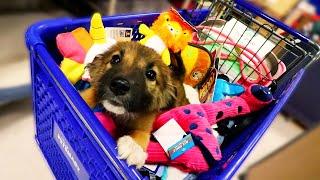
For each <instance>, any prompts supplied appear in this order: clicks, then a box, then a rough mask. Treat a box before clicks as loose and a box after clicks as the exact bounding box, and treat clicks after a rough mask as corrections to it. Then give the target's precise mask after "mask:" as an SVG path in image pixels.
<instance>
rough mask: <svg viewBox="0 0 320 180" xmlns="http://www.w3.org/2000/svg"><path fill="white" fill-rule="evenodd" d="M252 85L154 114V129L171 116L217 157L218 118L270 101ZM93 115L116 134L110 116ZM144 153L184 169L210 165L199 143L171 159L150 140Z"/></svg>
mask: <svg viewBox="0 0 320 180" xmlns="http://www.w3.org/2000/svg"><path fill="white" fill-rule="evenodd" d="M251 87H252V86H250V87H249V88H247V89H246V91H245V92H244V93H243V94H242V95H241V96H239V97H234V98H231V99H226V100H222V101H219V102H216V103H205V104H190V105H186V106H182V107H177V108H174V109H172V110H170V111H167V112H165V113H163V114H161V115H159V116H158V117H157V119H156V120H155V122H154V124H153V131H156V130H157V129H159V128H160V127H161V126H162V125H164V124H165V123H166V122H168V121H169V120H170V119H172V118H173V119H175V120H176V121H177V122H178V124H179V125H180V126H181V127H182V129H183V130H184V131H185V132H191V133H192V134H193V135H194V136H195V138H197V139H198V140H200V141H201V142H202V143H203V144H204V146H205V147H206V149H208V151H209V152H210V154H211V155H212V157H213V158H214V159H215V160H220V159H221V157H222V155H221V151H220V147H219V144H218V142H217V139H216V137H215V136H214V135H213V134H212V130H211V126H212V125H214V124H216V123H217V122H219V121H220V120H224V119H227V118H232V117H237V116H241V115H245V114H249V113H251V112H254V111H257V110H260V109H261V108H263V107H264V106H266V105H267V104H269V103H270V102H271V101H272V100H270V101H268V102H263V101H260V100H259V99H257V98H256V97H255V96H254V95H253V94H252V93H251ZM96 115H97V117H98V119H99V120H100V122H101V123H102V124H103V126H104V127H105V128H106V129H107V130H108V131H109V132H110V133H111V134H112V135H113V137H115V136H114V135H115V125H114V123H113V121H112V119H111V118H110V117H107V116H106V114H104V113H100V114H99V113H96ZM147 153H148V158H147V160H146V163H148V164H165V165H171V166H175V167H177V168H179V169H181V170H183V171H185V172H203V171H207V170H209V168H210V167H209V165H208V164H207V162H206V160H205V157H204V156H203V154H202V152H201V150H200V148H199V147H198V146H194V147H193V148H191V149H190V150H188V151H187V152H185V153H184V154H182V155H181V156H179V157H177V158H176V159H174V160H170V159H169V158H168V156H167V154H166V153H165V151H164V150H163V148H162V147H161V145H160V144H159V143H158V142H154V141H151V142H150V143H149V145H148V148H147Z"/></svg>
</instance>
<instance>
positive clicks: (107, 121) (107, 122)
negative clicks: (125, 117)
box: [94, 112, 116, 137]
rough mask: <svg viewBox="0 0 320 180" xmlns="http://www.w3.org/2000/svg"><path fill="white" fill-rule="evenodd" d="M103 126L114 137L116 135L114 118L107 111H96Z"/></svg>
mask: <svg viewBox="0 0 320 180" xmlns="http://www.w3.org/2000/svg"><path fill="white" fill-rule="evenodd" d="M94 114H95V115H96V117H97V118H98V120H99V121H100V123H101V124H102V125H103V127H104V128H105V129H106V130H107V131H108V132H109V134H110V135H111V136H112V137H116V126H115V124H114V122H113V120H112V118H111V117H110V116H109V115H108V114H106V113H105V112H95V113H94Z"/></svg>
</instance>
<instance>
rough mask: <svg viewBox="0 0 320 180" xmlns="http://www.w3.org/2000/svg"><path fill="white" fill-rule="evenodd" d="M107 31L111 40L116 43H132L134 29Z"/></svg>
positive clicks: (121, 28) (110, 28)
mask: <svg viewBox="0 0 320 180" xmlns="http://www.w3.org/2000/svg"><path fill="white" fill-rule="evenodd" d="M105 31H106V34H107V36H108V37H109V38H113V39H115V40H116V41H131V39H132V31H133V30H132V28H126V27H106V28H105Z"/></svg>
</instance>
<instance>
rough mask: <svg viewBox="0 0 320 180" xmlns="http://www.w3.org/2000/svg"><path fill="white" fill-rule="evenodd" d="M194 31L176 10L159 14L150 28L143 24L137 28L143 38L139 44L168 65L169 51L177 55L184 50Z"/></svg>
mask: <svg viewBox="0 0 320 180" xmlns="http://www.w3.org/2000/svg"><path fill="white" fill-rule="evenodd" d="M194 30H195V29H194V28H193V26H192V25H190V24H189V23H188V22H187V21H185V20H184V19H183V18H182V17H181V16H180V15H179V13H178V12H177V11H176V10H174V9H170V10H169V11H168V12H164V13H161V14H160V16H159V17H158V18H157V20H156V21H154V23H153V24H152V26H151V27H150V28H149V27H148V26H147V25H145V24H141V25H140V26H139V33H140V34H143V35H144V36H145V37H144V38H143V39H141V40H140V43H141V44H143V45H145V46H148V47H150V48H152V49H154V50H155V51H157V52H158V53H159V54H160V55H161V56H162V60H163V61H164V63H165V64H166V65H170V53H169V50H171V51H173V52H174V53H177V52H179V51H181V50H182V49H184V48H185V47H186V46H187V45H188V42H190V41H191V39H192V32H193V31H194Z"/></svg>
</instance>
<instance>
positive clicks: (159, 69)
mask: <svg viewBox="0 0 320 180" xmlns="http://www.w3.org/2000/svg"><path fill="white" fill-rule="evenodd" d="M88 68H89V71H90V76H91V78H92V82H91V83H92V86H93V87H94V88H95V89H96V92H97V101H98V102H101V103H102V104H103V105H104V106H105V108H106V109H107V110H108V111H109V112H112V113H114V114H116V115H134V114H137V113H143V112H150V111H159V110H160V109H163V108H167V107H168V106H172V104H174V103H175V101H176V99H177V93H178V91H179V90H180V91H181V87H182V81H181V80H179V79H178V78H175V76H174V73H173V72H172V71H171V70H170V68H169V67H168V66H166V65H165V64H164V63H163V61H162V59H161V57H160V55H158V54H157V53H156V52H155V51H154V50H152V49H150V48H148V47H145V46H143V45H140V44H139V43H136V42H119V43H117V44H116V45H114V46H113V47H111V48H110V49H109V50H108V51H107V52H105V53H104V54H101V55H98V56H97V57H96V58H95V59H94V61H93V62H92V63H91V64H89V66H88ZM183 93H184V92H183ZM183 95H184V94H183Z"/></svg>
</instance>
